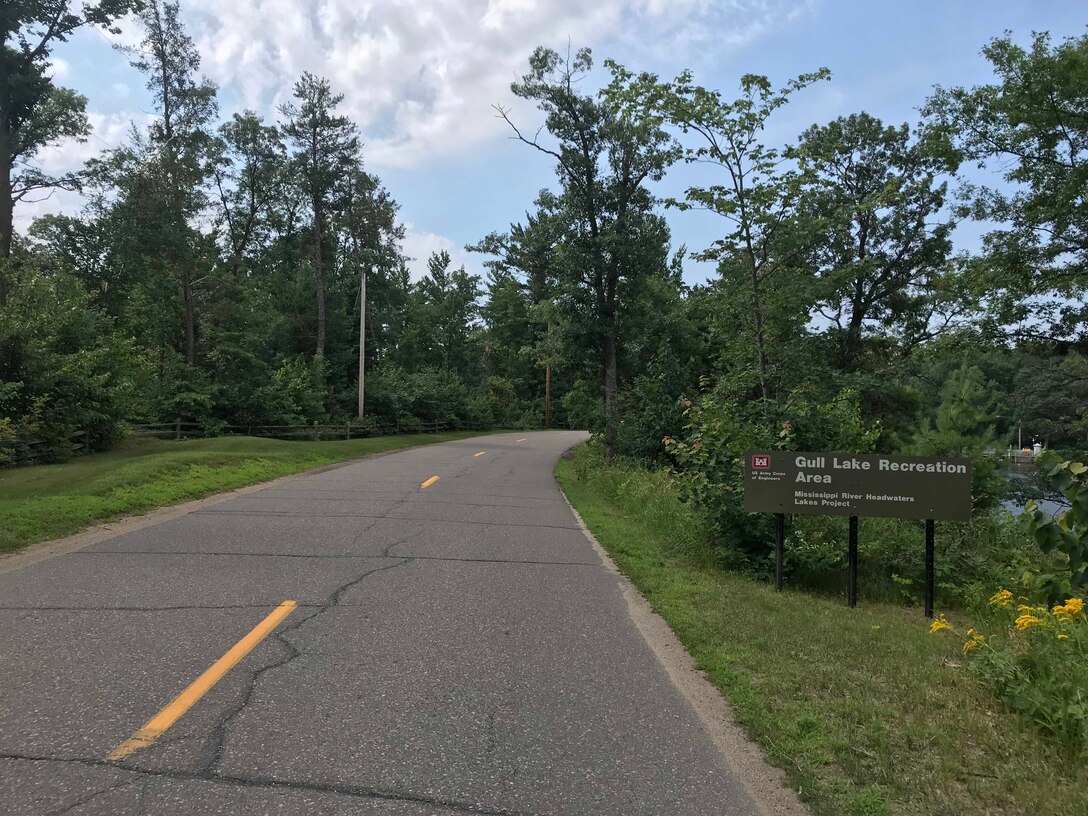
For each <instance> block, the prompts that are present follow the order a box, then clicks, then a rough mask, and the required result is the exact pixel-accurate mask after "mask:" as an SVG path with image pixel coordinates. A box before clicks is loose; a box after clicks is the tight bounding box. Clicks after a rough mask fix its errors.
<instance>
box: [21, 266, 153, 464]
mask: <svg viewBox="0 0 1088 816" xmlns="http://www.w3.org/2000/svg"><path fill="white" fill-rule="evenodd" d="M19 271H20V275H19V276H18V277H16V279H15V281H14V285H13V288H12V291H11V292H10V294H9V297H8V302H7V303H6V304H5V305H4V306H3V307H2V308H0V383H2V384H3V386H4V387H3V390H2V393H0V418H6V419H8V420H9V422H8V430H9V433H10V434H11V435H12V436H14V437H16V438H36V439H41V440H44V441H45V442H46V443H47V446H48V453H49V455H50V457H51V458H52V459H54V460H60V459H64V458H66V457H67V456H68V455H69V454H70V452H71V447H70V443H69V437H70V436H71V435H72V434H73V433H74V432H75V431H78V430H85V431H87V442H88V444H89V445H90V447H91V449H92V450H99V449H103V448H107V447H109V445H110V444H111V443H112V442H113V441H114V440H115V439H116V438H118V437H119V436H120V434H121V432H122V429H123V421H124V420H125V419H127V418H128V417H129V416H130V415H133V414H137V413H139V412H140V411H141V410H144V409H143V406H142V404H141V400H142V394H144V393H146V391H147V390H148V389H147V388H146V385H145V383H146V380H147V367H146V366H145V364H144V363H143V361H142V360H141V359H140V358H139V356H138V355H137V354H136V351H135V346H134V344H133V342H132V340H131V338H127V337H124V336H122V335H120V334H119V333H118V332H116V331H115V330H114V327H113V324H112V321H111V320H110V319H109V318H108V317H106V316H105V315H104V314H103V313H102V312H100V311H98V310H96V309H95V308H94V307H93V306H92V305H91V303H90V299H89V298H88V296H87V293H86V291H85V290H84V288H83V286H82V284H81V283H80V282H79V281H78V280H76V279H75V278H73V277H71V276H69V275H66V274H63V273H57V272H49V273H47V272H46V271H44V270H42V269H39V268H38V267H37V266H35V265H34V264H33V263H32V262H31V261H29V260H28V261H26V262H25V263H24V264H22V265H21V266H20V270H19Z"/></svg>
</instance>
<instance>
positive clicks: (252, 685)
mask: <svg viewBox="0 0 1088 816" xmlns="http://www.w3.org/2000/svg"><path fill="white" fill-rule="evenodd" d="M410 492H411V491H405V492H404V493H403V494H402V496H401V499H400V500H399V501H398V502H396V503H394V505H393V507H396V506H398V505H399V504H403V503H404V502H405V501H407V499H408V495H409V494H410ZM393 507H391V508H390V509H393ZM373 526H374V525H373V524H371V525H368V526H366V527H364V528H363V529H361V530H360V531H359V532H357V533H356V534H355V537H354V538H353V539H352V543H351V546H353V547H354V546H357V545H358V543H359V540H360V539H361V538H362V537H363V536H364V535H366V533H367V532H368V531H369V530H370V528H371V527H373ZM404 541H405V539H403V538H401V539H398V540H397V541H394V542H392V543H391V544H389V545H388V546H387V547H386V548H385V549H384V550H383V551H382V556H381V557H382V558H385V559H393V558H396V559H397V560H396V563H393V564H382V565H380V566H377V567H372V568H370V569H368V570H365V571H364V572H362V573H360V574H357V575H355V576H353V577H352V578H350V579H348V580H347V581H345V582H344V583H342V584H340V585H339V586H337V587H336V588H335V589H334V590H333V591H332V592H331V593H330V594H329V596H328V597H327V598H326V600H325V603H324V604H322V605H321V606H318V607H317V608H316V609H314V611H313V612H312V613H311V614H309V615H306V616H305V617H302V618H300V619H297V620H295V621H293V622H292V623H291V624H289V625H288V626H285V627H283V628H282V629H279V630H278V631H276V632H273V634H272V638H273V640H274V641H275V642H277V643H279V644H280V646H281V647H282V652H283V653H282V654H281V656H280V658H279V660H276V661H275V662H273V663H269V664H267V665H264V666H261V667H258V668H256V669H253V670H251V671H250V677H249V685H248V686H247V687H246V690H245V693H244V694H243V695H242V698H241V700H240V701H239V702H238V703H237V704H236V705H235V706H234V707H233V708H232V709H231V710H229V711H227V712H225V713H224V715H223V716H221V717H220V718H219V721H218V722H217V723H216V725H215V728H214V729H213V730H212V733H211V734H210V735H209V736H208V739H207V742H206V745H205V748H204V750H203V751H202V752H201V753H202V758H203V762H202V764H201V771H202V772H203V773H204V774H205V775H208V776H210V775H213V774H215V772H216V769H217V768H219V766H220V765H221V763H222V760H223V752H224V751H225V750H226V741H227V737H228V733H227V731H228V729H229V727H230V725H231V723H232V722H233V721H234V719H235V718H236V717H238V716H239V715H240V714H241V713H242V712H243V711H245V709H246V707H247V706H248V705H249V703H250V701H251V700H252V699H253V694H254V692H255V691H256V689H257V685H258V684H259V683H260V681H261V679H262V678H263V677H264V675H265V674H266V673H267V672H270V671H272V670H273V669H278V668H282V667H283V666H286V665H287V664H288V663H290V662H291V661H293V660H295V659H296V658H297V657H299V655H301V654H302V651H301V650H300V649H299V648H298V647H296V646H295V644H294V643H292V642H291V640H290V639H289V636H290V634H291V633H292V632H296V631H298V630H299V629H301V628H302V627H303V626H305V625H307V624H308V623H311V622H312V621H315V620H317V619H318V618H320V617H321V616H322V615H324V614H325V613H326V612H328V611H329V610H330V609H332V608H333V607H336V606H339V605H340V602H341V600H342V599H343V597H344V595H345V594H347V593H348V592H350V591H351V590H352V589H353V588H355V587H356V586H358V585H359V584H361V583H362V582H363V581H365V580H366V579H367V578H369V577H370V576H372V575H376V574H377V573H379V572H386V571H387V570H393V569H396V568H397V567H402V566H404V565H405V564H409V563H411V559H410V558H398V557H396V556H390V555H389V551H390V550H392V549H393V547H396V546H397V545H399V544H402V543H404Z"/></svg>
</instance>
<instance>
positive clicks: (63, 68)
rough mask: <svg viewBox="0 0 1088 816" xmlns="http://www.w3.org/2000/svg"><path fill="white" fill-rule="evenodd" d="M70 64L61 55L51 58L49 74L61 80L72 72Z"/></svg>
mask: <svg viewBox="0 0 1088 816" xmlns="http://www.w3.org/2000/svg"><path fill="white" fill-rule="evenodd" d="M70 70H71V68H70V66H69V65H68V63H67V62H66V61H65V60H62V59H61V58H60V57H50V58H49V76H51V77H52V78H53V79H55V80H61V79H64V78H65V77H67V76H68V74H69V73H70Z"/></svg>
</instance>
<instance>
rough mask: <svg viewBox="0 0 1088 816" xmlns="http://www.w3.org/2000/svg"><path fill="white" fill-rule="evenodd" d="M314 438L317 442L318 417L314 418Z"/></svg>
mask: <svg viewBox="0 0 1088 816" xmlns="http://www.w3.org/2000/svg"><path fill="white" fill-rule="evenodd" d="M313 438H314V442H316V441H317V420H316V419H315V420H314V432H313Z"/></svg>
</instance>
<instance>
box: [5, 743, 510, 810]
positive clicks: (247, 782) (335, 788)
mask: <svg viewBox="0 0 1088 816" xmlns="http://www.w3.org/2000/svg"><path fill="white" fill-rule="evenodd" d="M0 759H9V760H13V761H20V762H50V763H57V764H65V765H80V766H84V767H91V768H109V769H113V770H118V769H119V770H121V771H122V772H124V773H129V774H134V775H137V776H139V777H142V778H147V779H168V780H172V781H177V782H209V783H211V784H216V785H227V786H231V787H244V788H260V789H267V790H290V791H300V792H305V793H324V794H331V795H334V796H348V797H352V798H356V799H381V800H385V801H391V802H411V803H414V804H421V805H432V806H436V807H441V808H444V809H446V810H449V811H451V812H454V813H469V814H478V816H531V814H529V813H528V812H526V811H516V810H509V809H506V808H491V807H486V806H484V805H480V804H478V803H472V802H461V801H458V800H456V799H443V798H440V797H436V796H424V795H422V794H415V793H411V792H409V791H399V790H394V789H392V788H381V787H371V786H367V785H346V784H337V783H332V782H300V781H297V780H289V779H275V778H272V777H264V776H234V775H232V774H222V773H214V772H213V773H202V772H200V771H164V770H155V769H150V768H141V767H136V766H131V765H118V764H117V763H115V762H108V761H106V760H98V759H85V758H81V757H51V756H44V755H34V754H16V753H9V752H0ZM111 787H117V786H116V785H114V786H111ZM105 792H107V791H106V790H101V791H98V792H97V793H96V795H100V794H101V793H105ZM91 798H93V797H91ZM77 804H79V803H77ZM68 809H69V810H70V809H71V808H68ZM61 812H62V813H63V811H61Z"/></svg>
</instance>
